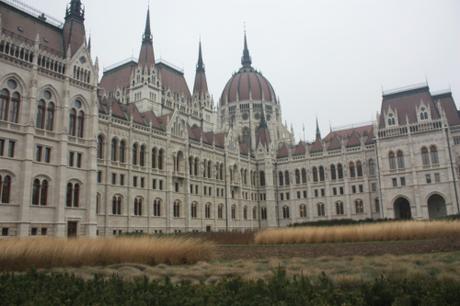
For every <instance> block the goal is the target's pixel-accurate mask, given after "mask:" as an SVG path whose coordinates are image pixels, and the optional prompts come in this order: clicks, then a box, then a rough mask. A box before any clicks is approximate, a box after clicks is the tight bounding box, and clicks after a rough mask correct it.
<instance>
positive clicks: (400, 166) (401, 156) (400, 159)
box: [396, 150, 405, 169]
mask: <svg viewBox="0 0 460 306" xmlns="http://www.w3.org/2000/svg"><path fill="white" fill-rule="evenodd" d="M396 157H397V161H398V169H404V168H405V164H404V153H403V152H402V151H401V150H399V151H398V152H397V153H396Z"/></svg>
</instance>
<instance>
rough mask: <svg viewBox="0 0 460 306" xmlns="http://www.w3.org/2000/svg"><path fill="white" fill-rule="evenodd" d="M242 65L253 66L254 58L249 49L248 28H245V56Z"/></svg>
mask: <svg viewBox="0 0 460 306" xmlns="http://www.w3.org/2000/svg"><path fill="white" fill-rule="evenodd" d="M241 65H243V67H251V65H252V59H251V55H250V54H249V49H248V39H247V35H246V30H244V50H243V57H242V58H241Z"/></svg>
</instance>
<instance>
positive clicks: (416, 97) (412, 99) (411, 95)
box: [379, 86, 439, 128]
mask: <svg viewBox="0 0 460 306" xmlns="http://www.w3.org/2000/svg"><path fill="white" fill-rule="evenodd" d="M422 101H423V103H424V104H425V105H427V106H428V107H429V108H430V112H431V117H432V118H433V119H439V113H438V110H437V109H436V107H435V105H434V103H433V99H432V97H431V94H430V89H429V87H428V86H423V87H419V88H415V89H411V90H407V91H403V92H397V93H394V94H387V95H384V96H383V101H382V109H381V112H380V120H379V127H380V128H385V127H386V122H385V113H387V112H388V110H389V109H390V108H391V109H392V110H395V111H396V112H397V114H398V122H399V124H402V125H404V124H407V123H409V124H411V123H416V122H417V113H416V110H417V107H419V106H420V104H421V103H422ZM406 117H407V118H408V120H409V122H406Z"/></svg>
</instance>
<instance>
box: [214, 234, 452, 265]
mask: <svg viewBox="0 0 460 306" xmlns="http://www.w3.org/2000/svg"><path fill="white" fill-rule="evenodd" d="M452 251H460V237H459V238H448V239H435V240H412V241H385V242H353V243H324V244H302V245H254V244H253V245H219V246H218V247H217V258H218V259H220V260H236V259H261V258H271V257H277V258H291V257H322V256H334V257H343V256H376V255H384V254H391V255H406V254H426V253H437V252H452Z"/></svg>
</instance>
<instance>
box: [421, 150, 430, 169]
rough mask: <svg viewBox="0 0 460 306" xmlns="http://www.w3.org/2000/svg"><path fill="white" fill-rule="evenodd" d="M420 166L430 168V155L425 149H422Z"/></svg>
mask: <svg viewBox="0 0 460 306" xmlns="http://www.w3.org/2000/svg"><path fill="white" fill-rule="evenodd" d="M422 164H423V166H424V167H429V166H430V155H429V153H428V149H427V148H426V147H423V148H422Z"/></svg>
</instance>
